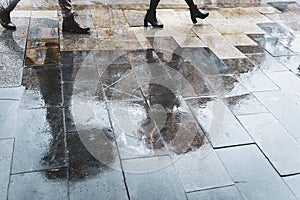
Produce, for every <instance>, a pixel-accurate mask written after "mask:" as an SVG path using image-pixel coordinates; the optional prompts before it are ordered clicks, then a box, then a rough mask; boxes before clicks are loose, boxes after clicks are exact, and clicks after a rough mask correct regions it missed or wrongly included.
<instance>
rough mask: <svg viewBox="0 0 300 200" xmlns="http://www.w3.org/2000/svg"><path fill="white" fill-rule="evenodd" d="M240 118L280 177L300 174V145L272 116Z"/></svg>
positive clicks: (261, 115) (267, 114)
mask: <svg viewBox="0 0 300 200" xmlns="http://www.w3.org/2000/svg"><path fill="white" fill-rule="evenodd" d="M238 118H239V120H240V121H241V123H242V124H243V125H244V127H245V128H246V129H247V131H248V133H249V134H250V135H251V136H252V138H253V139H254V141H255V142H256V144H257V145H258V146H259V148H260V149H261V150H262V152H263V153H264V154H265V155H266V157H267V158H268V159H269V161H270V162H271V163H272V165H273V166H274V167H275V169H276V170H277V171H278V172H279V173H280V175H288V174H295V173H300V159H299V151H300V145H299V143H298V142H297V141H296V140H295V138H293V137H292V136H291V135H290V134H289V133H288V132H287V131H286V130H285V129H284V127H282V126H281V124H280V123H279V122H278V121H277V120H276V119H275V118H274V117H273V116H272V115H271V114H269V113H263V114H255V115H248V116H238ZM257 119H259V120H257Z"/></svg>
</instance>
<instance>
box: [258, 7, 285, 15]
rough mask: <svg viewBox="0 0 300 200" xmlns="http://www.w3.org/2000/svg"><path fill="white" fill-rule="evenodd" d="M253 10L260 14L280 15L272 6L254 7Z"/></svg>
mask: <svg viewBox="0 0 300 200" xmlns="http://www.w3.org/2000/svg"><path fill="white" fill-rule="evenodd" d="M255 10H257V11H258V12H260V13H262V14H274V13H281V12H280V11H279V10H277V9H276V8H274V7H272V6H260V7H255Z"/></svg>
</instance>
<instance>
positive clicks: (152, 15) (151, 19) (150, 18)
mask: <svg viewBox="0 0 300 200" xmlns="http://www.w3.org/2000/svg"><path fill="white" fill-rule="evenodd" d="M148 23H150V24H151V26H153V27H156V28H163V27H164V25H163V24H162V23H160V22H159V21H158V20H157V19H156V11H150V10H148V11H147V14H146V16H145V19H144V27H148Z"/></svg>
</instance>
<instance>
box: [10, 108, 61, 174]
mask: <svg viewBox="0 0 300 200" xmlns="http://www.w3.org/2000/svg"><path fill="white" fill-rule="evenodd" d="M17 113H18V118H17V123H16V125H15V126H16V128H15V148H14V155H13V156H14V157H13V167H12V173H20V172H29V171H36V170H42V169H51V168H56V167H61V166H66V164H67V163H66V150H65V142H64V141H65V135H64V125H63V113H62V109H60V108H42V109H32V110H26V109H19V110H17Z"/></svg>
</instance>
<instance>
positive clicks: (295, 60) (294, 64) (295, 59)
mask: <svg viewBox="0 0 300 200" xmlns="http://www.w3.org/2000/svg"><path fill="white" fill-rule="evenodd" d="M276 59H278V60H279V61H280V62H281V63H282V64H283V65H285V66H286V67H287V68H289V69H290V70H292V71H293V72H295V73H298V74H299V64H300V56H299V55H295V56H280V57H278V58H276Z"/></svg>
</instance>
